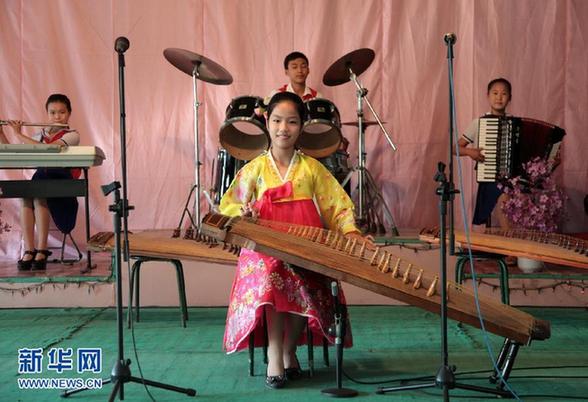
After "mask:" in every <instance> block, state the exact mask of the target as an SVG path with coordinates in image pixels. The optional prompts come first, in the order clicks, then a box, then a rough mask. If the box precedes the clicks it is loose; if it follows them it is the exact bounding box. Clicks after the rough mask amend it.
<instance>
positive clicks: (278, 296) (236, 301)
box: [224, 182, 352, 353]
mask: <svg viewBox="0 0 588 402" xmlns="http://www.w3.org/2000/svg"><path fill="white" fill-rule="evenodd" d="M290 192H291V186H289V182H288V183H286V184H285V185H283V186H280V187H277V188H275V189H269V190H268V191H266V193H267V196H266V194H264V197H263V198H262V200H261V201H258V203H257V204H256V206H257V207H258V209H259V211H260V217H261V218H262V219H272V220H275V221H280V222H287V223H295V224H301V225H307V226H316V227H322V223H321V220H320V216H319V214H318V212H317V210H316V207H315V205H314V203H313V202H312V200H297V201H287V202H277V201H278V200H279V199H280V198H283V197H284V196H288V194H289V193H290ZM332 281H333V279H331V278H328V277H326V276H324V275H321V274H317V273H314V272H311V271H307V270H305V269H304V268H300V267H292V266H289V265H285V264H284V263H283V262H282V261H281V260H278V259H275V258H273V257H269V256H267V255H264V254H261V253H256V252H254V251H250V250H246V249H243V250H242V251H241V254H240V256H239V262H238V264H237V272H236V274H235V279H234V281H233V287H232V290H231V298H230V304H229V309H228V313H227V322H226V327H225V335H224V348H225V350H226V351H227V353H233V352H236V351H238V350H242V349H245V348H247V347H248V345H249V335H250V334H251V333H254V339H255V346H256V347H259V346H263V342H264V339H265V336H264V334H265V328H264V327H263V324H264V323H263V311H264V308H265V306H272V307H273V308H274V309H275V310H276V311H278V312H284V313H292V314H297V315H301V316H305V317H307V318H308V325H309V327H310V329H311V331H312V332H313V342H314V344H315V345H321V344H322V339H323V337H326V338H327V339H328V340H329V341H330V342H331V343H333V342H334V339H333V337H331V336H329V335H328V334H327V331H328V329H329V327H330V326H332V325H333V324H334V301H333V297H332V295H331V282H332ZM339 298H340V300H341V302H342V303H345V296H344V294H343V292H342V290H341V289H340V291H339ZM287 331H288V328H287V327H286V328H285V332H287ZM306 342H307V339H306V331H303V333H302V335H301V337H300V339H299V340H298V344H299V345H302V344H305V343H306ZM351 345H352V335H351V328H350V326H349V325H347V334H346V338H345V346H346V347H350V346H351Z"/></svg>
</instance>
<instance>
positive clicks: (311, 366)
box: [306, 320, 314, 377]
mask: <svg viewBox="0 0 588 402" xmlns="http://www.w3.org/2000/svg"><path fill="white" fill-rule="evenodd" d="M313 343H314V340H313V335H312V331H311V329H310V325H308V320H306V345H307V348H308V376H309V377H312V376H314V348H313Z"/></svg>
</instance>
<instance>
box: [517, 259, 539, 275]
mask: <svg viewBox="0 0 588 402" xmlns="http://www.w3.org/2000/svg"><path fill="white" fill-rule="evenodd" d="M517 265H518V267H519V269H520V270H521V271H523V272H524V273H526V274H531V273H533V272H537V271H541V269H542V268H543V261H538V260H533V259H531V258H525V257H518V258H517Z"/></svg>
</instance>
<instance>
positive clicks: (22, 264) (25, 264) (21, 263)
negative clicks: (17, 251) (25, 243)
mask: <svg viewBox="0 0 588 402" xmlns="http://www.w3.org/2000/svg"><path fill="white" fill-rule="evenodd" d="M35 254H37V250H26V251H25V252H24V254H23V256H22V258H21V259H20V260H18V261H17V263H16V267H17V268H18V270H19V271H29V270H30V269H31V267H32V266H33V260H34V259H35ZM25 255H30V256H32V257H31V259H30V260H26V261H25V260H24V256H25Z"/></svg>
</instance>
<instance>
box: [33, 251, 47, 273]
mask: <svg viewBox="0 0 588 402" xmlns="http://www.w3.org/2000/svg"><path fill="white" fill-rule="evenodd" d="M37 254H42V255H44V256H45V258H43V259H42V260H33V261H32V267H31V269H32V270H33V271H44V270H46V269H47V258H48V257H49V256H50V255H51V251H49V250H37Z"/></svg>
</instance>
